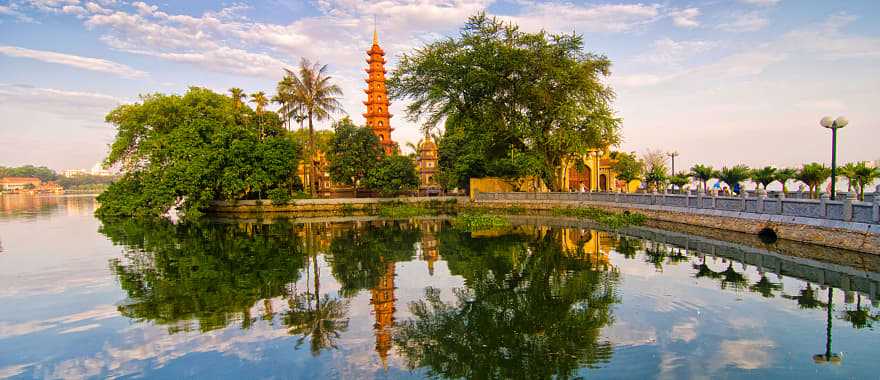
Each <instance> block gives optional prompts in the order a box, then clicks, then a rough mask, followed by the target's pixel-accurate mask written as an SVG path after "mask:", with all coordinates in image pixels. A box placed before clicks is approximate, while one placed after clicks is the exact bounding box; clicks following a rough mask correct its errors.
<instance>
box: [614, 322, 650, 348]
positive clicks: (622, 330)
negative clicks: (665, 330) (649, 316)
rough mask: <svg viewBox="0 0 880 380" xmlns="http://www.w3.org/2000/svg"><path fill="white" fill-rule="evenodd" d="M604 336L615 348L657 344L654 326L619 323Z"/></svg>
mask: <svg viewBox="0 0 880 380" xmlns="http://www.w3.org/2000/svg"><path fill="white" fill-rule="evenodd" d="M603 335H604V336H605V338H606V339H608V340H609V341H611V343H613V344H614V345H615V346H642V345H648V344H654V343H656V342H657V330H656V329H655V328H654V326H638V325H634V324H632V323H629V322H627V321H619V322H616V323H614V324H613V325H611V326H610V327H609V328H606V329H604V330H603Z"/></svg>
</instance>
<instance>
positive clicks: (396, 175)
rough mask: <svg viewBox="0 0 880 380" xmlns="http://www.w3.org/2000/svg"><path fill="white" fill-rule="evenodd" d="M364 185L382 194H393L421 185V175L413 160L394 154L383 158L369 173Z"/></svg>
mask: <svg viewBox="0 0 880 380" xmlns="http://www.w3.org/2000/svg"><path fill="white" fill-rule="evenodd" d="M364 186H365V187H367V188H369V189H371V190H375V191H378V192H379V193H380V194H382V195H393V194H399V193H401V192H405V191H410V190H415V189H417V188H418V187H419V175H418V174H417V173H416V167H415V166H414V165H413V162H412V160H410V159H409V158H408V157H406V156H399V155H393V156H388V157H385V158H383V159H382V160H381V161H379V164H378V165H377V166H376V167H375V168H373V170H371V171H370V172H368V173H367V175H366V177H365V178H364Z"/></svg>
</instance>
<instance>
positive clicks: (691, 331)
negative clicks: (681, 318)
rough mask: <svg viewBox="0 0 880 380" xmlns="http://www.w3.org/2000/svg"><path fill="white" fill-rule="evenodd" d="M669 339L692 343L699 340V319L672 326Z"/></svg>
mask: <svg viewBox="0 0 880 380" xmlns="http://www.w3.org/2000/svg"><path fill="white" fill-rule="evenodd" d="M669 338H670V339H672V340H673V341H682V342H690V341H692V340H694V339H696V338H697V319H696V318H691V319H690V320H688V321H687V322H684V323H679V324H677V325H675V326H672V331H671V332H670V333H669Z"/></svg>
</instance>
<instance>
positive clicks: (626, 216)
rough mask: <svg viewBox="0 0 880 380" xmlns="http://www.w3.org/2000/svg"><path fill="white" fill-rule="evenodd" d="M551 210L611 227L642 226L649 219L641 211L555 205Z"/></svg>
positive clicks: (558, 214)
mask: <svg viewBox="0 0 880 380" xmlns="http://www.w3.org/2000/svg"><path fill="white" fill-rule="evenodd" d="M550 212H551V213H552V214H553V215H556V216H573V217H576V218H586V219H591V220H593V221H595V222H598V223H601V224H604V225H606V226H608V227H611V228H621V227H625V226H630V225H633V226H640V225H642V224H644V223H645V220H646V219H647V218H646V217H645V216H644V215H642V214H639V213H630V212H624V213H622V214H618V213H614V212H611V211H605V210H602V209H598V208H593V207H571V208H563V207H555V208H553V209H551V210H550Z"/></svg>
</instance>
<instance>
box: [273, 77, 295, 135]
mask: <svg viewBox="0 0 880 380" xmlns="http://www.w3.org/2000/svg"><path fill="white" fill-rule="evenodd" d="M275 91H276V94H275V96H273V97H272V102H275V103H278V104H279V105H281V107H279V108H278V111H277V112H278V116H279V117H281V119H282V120H284V121H285V123H286V124H287V130H288V131H292V130H293V126H292V125H291V122H292V121H293V120H294V119H296V120H297V122H301V121H302V120H301V119H300V115H301V114H302V103H300V102H299V101H297V98H296V96H295V93H294V82H293V77H292V76H291V75H290V74H285V75H284V78H282V79H281V80H280V81H279V82H278V85H277V86H276V87H275Z"/></svg>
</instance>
